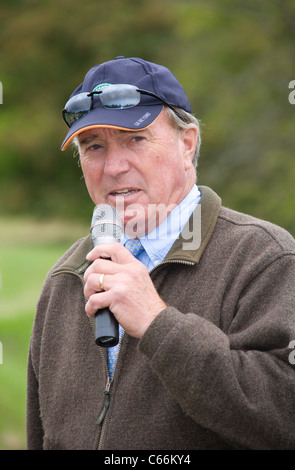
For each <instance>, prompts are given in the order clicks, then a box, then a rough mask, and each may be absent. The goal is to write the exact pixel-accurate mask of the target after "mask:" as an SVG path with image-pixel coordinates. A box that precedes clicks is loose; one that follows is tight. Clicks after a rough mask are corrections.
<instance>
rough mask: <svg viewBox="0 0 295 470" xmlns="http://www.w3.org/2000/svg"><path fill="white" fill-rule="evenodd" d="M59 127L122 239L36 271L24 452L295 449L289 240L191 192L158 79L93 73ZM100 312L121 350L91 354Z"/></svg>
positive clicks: (185, 118)
mask: <svg viewBox="0 0 295 470" xmlns="http://www.w3.org/2000/svg"><path fill="white" fill-rule="evenodd" d="M63 116H64V120H65V121H66V123H67V125H68V126H69V131H68V134H67V136H66V138H65V140H64V142H63V144H62V149H63V150H64V149H65V148H66V147H67V145H68V144H69V143H70V142H72V141H73V142H75V145H76V146H77V147H78V149H79V154H80V160H81V167H82V171H83V175H84V178H85V183H86V186H87V189H88V191H89V194H90V197H91V199H92V200H93V202H94V204H96V205H97V204H108V205H110V206H113V207H116V208H117V209H118V211H119V213H120V216H121V219H122V225H123V228H124V233H123V235H122V237H121V240H120V242H117V243H103V244H99V245H97V246H95V247H94V246H93V243H92V240H91V237H90V235H89V236H87V237H86V238H83V239H81V240H79V241H77V242H76V243H75V244H74V245H73V246H72V247H71V248H70V249H69V251H68V252H67V253H65V255H64V256H63V257H62V258H61V259H60V260H59V261H58V263H57V264H56V265H55V266H54V267H53V268H52V269H51V271H50V272H49V273H48V276H47V278H46V281H45V283H44V286H43V290H42V293H41V296H40V299H39V302H38V308H37V314H36V318H35V322H34V327H33V332H32V338H31V345H30V356H29V365H28V414H27V423H28V424H27V426H28V448H30V449H42V448H43V449H106V450H108V449H125V450H126V449H152V450H154V449H166V450H169V449H171V450H172V449H181V450H189V449H292V448H294V447H295V431H294V421H295V393H294V390H295V371H294V367H293V365H292V363H293V362H294V361H293V360H290V357H291V353H292V346H290V345H291V344H293V343H292V341H293V340H294V339H295V315H294V312H295V298H294V283H295V256H294V255H295V243H294V239H293V238H292V237H291V236H290V235H289V234H288V233H287V232H285V231H284V230H283V229H281V228H279V227H276V226H274V225H272V224H270V223H267V222H264V221H261V220H257V219H255V218H253V217H250V216H247V215H244V214H240V213H237V212H234V211H232V210H230V209H226V208H224V207H222V206H221V201H220V198H219V197H218V196H217V195H216V194H215V193H214V192H213V191H212V190H211V189H209V188H208V187H198V186H197V185H196V172H195V166H196V161H197V157H198V152H199V146H200V130H199V125H198V121H197V120H196V119H195V118H194V117H193V116H192V115H191V108H190V104H189V101H188V99H187V97H186V95H185V92H184V91H183V89H182V87H181V85H180V84H179V82H178V81H177V79H176V78H175V77H174V75H173V74H172V73H171V72H170V71H169V70H168V69H167V68H165V67H163V66H160V65H157V64H153V63H150V62H147V61H145V60H142V59H139V58H130V59H126V58H124V57H117V58H116V59H115V60H112V61H109V62H106V63H103V64H100V65H98V66H95V67H93V68H92V69H91V70H90V71H89V72H88V73H87V74H86V76H85V78H84V81H83V83H82V84H81V85H80V86H79V87H78V88H77V89H76V90H75V91H74V92H73V93H72V95H71V97H70V99H69V100H68V102H67V103H66V105H65V109H64V111H63ZM135 207H137V208H140V209H141V210H137V211H135V210H134V208H135ZM196 215H197V216H196ZM188 233H189V234H190V235H191V242H192V243H189V241H188V238H187V234H188ZM134 234H135V235H134ZM199 234H200V235H199ZM134 236H135V237H136V242H137V243H138V247H140V249H139V250H138V251H137V256H136V257H135V256H134V255H133V254H132V253H131V252H130V251H129V250H128V249H127V248H126V246H128V242H129V241H130V239H132V238H134ZM124 245H125V246H124ZM85 302H86V305H85ZM106 307H108V308H109V310H110V311H111V312H112V314H113V315H114V317H115V318H116V320H117V321H118V323H119V325H120V331H121V339H120V343H119V347H118V351H116V349H117V347H109V348H104V347H101V346H97V344H96V343H95V341H94V334H93V329H94V326H93V325H94V317H95V316H96V314H97V312H98V318H99V311H100V310H101V309H104V308H106ZM85 310H86V314H85ZM292 358H293V356H292ZM114 364H115V367H113V366H114Z"/></svg>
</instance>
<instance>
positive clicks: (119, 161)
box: [104, 145, 130, 177]
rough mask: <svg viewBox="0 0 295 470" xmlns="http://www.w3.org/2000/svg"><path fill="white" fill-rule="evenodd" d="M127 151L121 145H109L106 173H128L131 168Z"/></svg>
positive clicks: (109, 174)
mask: <svg viewBox="0 0 295 470" xmlns="http://www.w3.org/2000/svg"><path fill="white" fill-rule="evenodd" d="M127 152H128V151H127V150H126V149H124V148H122V147H121V146H117V145H116V146H111V147H109V148H108V151H107V153H106V156H105V164H104V173H105V174H106V175H108V176H113V177H115V176H118V175H119V174H120V173H126V172H127V171H128V170H129V168H130V164H129V160H128V155H127Z"/></svg>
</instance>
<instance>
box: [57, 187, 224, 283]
mask: <svg viewBox="0 0 295 470" xmlns="http://www.w3.org/2000/svg"><path fill="white" fill-rule="evenodd" d="M199 190H200V192H201V201H200V203H199V205H198V206H197V208H196V209H195V212H194V213H193V214H192V216H191V218H190V219H189V221H188V223H187V225H186V227H185V228H184V230H183V232H182V233H181V235H180V237H179V238H178V239H177V240H176V241H175V243H174V244H173V246H172V247H171V249H170V251H169V253H168V254H167V256H166V258H165V260H164V261H165V262H173V261H184V262H188V263H192V264H195V263H198V262H199V261H200V259H201V256H202V254H203V252H204V250H205V248H206V246H207V244H208V242H209V240H210V238H211V235H212V233H213V231H214V228H215V225H216V222H217V218H218V214H219V210H220V206H221V199H220V197H219V196H218V195H217V194H216V193H215V192H214V191H212V189H210V188H208V187H207V186H199ZM200 220H201V230H200V237H198V234H196V232H198V230H199V225H198V224H199V221H200ZM195 225H198V226H197V227H196V226H195ZM192 233H194V236H193V237H192V239H191V240H190V238H189V236H188V235H189V234H192ZM198 238H199V240H198ZM190 244H191V245H190ZM92 248H93V243H92V240H91V236H90V235H88V236H87V237H86V238H84V239H82V241H81V243H80V244H79V246H78V247H77V248H76V250H75V251H74V252H73V253H72V254H71V255H70V256H69V258H68V259H67V260H66V261H65V262H64V263H63V264H61V265H60V266H59V267H58V268H56V269H55V271H54V273H53V274H58V273H61V272H72V273H74V274H78V275H82V274H83V273H84V272H85V270H86V269H87V267H88V266H89V265H90V264H91V263H90V262H89V261H87V260H86V255H87V253H89V251H91V250H92Z"/></svg>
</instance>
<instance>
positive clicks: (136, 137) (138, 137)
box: [132, 135, 144, 142]
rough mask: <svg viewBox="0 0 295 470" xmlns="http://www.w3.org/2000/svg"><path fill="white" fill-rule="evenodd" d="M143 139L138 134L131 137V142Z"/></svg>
mask: <svg viewBox="0 0 295 470" xmlns="http://www.w3.org/2000/svg"><path fill="white" fill-rule="evenodd" d="M143 139H144V137H142V136H140V135H136V136H135V137H133V138H132V141H133V142H141V141H142V140H143Z"/></svg>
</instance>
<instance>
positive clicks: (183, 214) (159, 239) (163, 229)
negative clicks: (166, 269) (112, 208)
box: [121, 184, 201, 268]
mask: <svg viewBox="0 0 295 470" xmlns="http://www.w3.org/2000/svg"><path fill="white" fill-rule="evenodd" d="M200 198H201V194H200V191H199V189H198V187H197V185H195V184H194V186H193V187H192V189H191V190H190V192H189V193H188V194H187V196H186V197H185V198H184V199H183V200H182V201H181V202H180V203H179V204H178V206H176V207H175V208H174V209H173V210H172V211H171V212H170V214H169V215H168V217H167V218H166V219H165V220H164V221H163V222H162V223H161V224H160V225H159V226H158V227H156V228H155V229H154V230H152V231H151V232H150V233H148V234H147V235H145V236H144V237H141V238H140V241H141V243H142V246H143V247H144V249H145V253H143V254H142V255H141V256H140V257H139V259H140V260H141V261H143V262H144V264H146V265H147V266H148V267H149V268H152V267H154V266H156V265H157V264H159V263H160V262H161V261H162V260H163V259H164V258H165V256H166V254H167V253H168V251H169V250H170V248H171V246H172V245H173V243H174V242H175V240H176V239H177V238H178V237H179V234H180V233H181V231H182V230H183V228H184V226H185V224H186V223H187V221H188V219H189V218H190V216H191V214H192V212H193V210H194V208H195V207H196V205H197V204H198V202H199V201H200ZM127 240H128V237H127V236H126V235H125V234H123V236H122V239H121V243H123V244H125V243H126V241H127Z"/></svg>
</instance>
